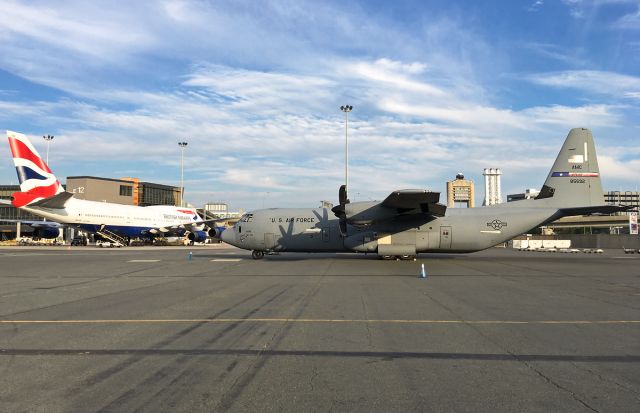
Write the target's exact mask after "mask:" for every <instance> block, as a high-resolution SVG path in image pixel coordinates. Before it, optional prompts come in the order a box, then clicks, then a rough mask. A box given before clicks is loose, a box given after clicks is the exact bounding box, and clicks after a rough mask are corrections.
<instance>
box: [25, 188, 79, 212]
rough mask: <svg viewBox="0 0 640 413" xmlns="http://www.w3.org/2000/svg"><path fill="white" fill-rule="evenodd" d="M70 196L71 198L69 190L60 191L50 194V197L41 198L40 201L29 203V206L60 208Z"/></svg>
mask: <svg viewBox="0 0 640 413" xmlns="http://www.w3.org/2000/svg"><path fill="white" fill-rule="evenodd" d="M71 198H73V194H72V193H71V192H60V193H59V194H58V195H55V196H52V197H51V198H45V199H41V200H40V201H36V202H34V203H32V204H29V206H30V207H32V206H39V207H43V208H54V209H62V208H64V206H65V204H66V203H67V201H68V200H70V199H71Z"/></svg>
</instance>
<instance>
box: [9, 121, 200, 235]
mask: <svg viewBox="0 0 640 413" xmlns="http://www.w3.org/2000/svg"><path fill="white" fill-rule="evenodd" d="M7 138H8V139H9V146H10V148H11V154H12V156H13V162H14V164H15V166H16V172H17V173H18V180H19V181H20V192H15V193H14V194H13V195H12V200H11V201H6V200H0V202H1V203H4V204H11V205H13V206H14V207H16V208H20V209H24V210H26V211H29V212H31V213H33V214H36V215H39V216H41V217H44V218H46V219H48V220H51V221H54V223H52V224H53V225H52V228H51V230H50V231H46V230H45V231H42V233H43V234H50V235H51V237H55V236H57V229H58V228H59V225H58V226H55V223H60V224H65V225H69V226H73V227H77V228H80V229H82V230H85V231H89V232H93V233H96V234H99V235H101V236H103V237H105V238H108V239H110V240H112V241H119V242H125V241H127V240H128V239H131V238H151V237H154V236H163V235H174V236H184V235H187V236H188V237H189V239H190V240H192V241H195V242H204V241H205V240H206V239H207V235H208V234H207V231H206V223H207V221H203V220H202V219H201V218H200V216H198V214H197V213H196V211H195V210H194V209H193V208H183V207H175V206H169V205H159V206H147V207H139V206H134V205H121V204H113V203H108V202H95V201H87V200H83V199H76V198H74V197H73V194H72V193H70V192H65V191H64V189H63V188H62V185H60V182H59V181H58V180H57V179H56V177H55V175H54V174H53V173H52V172H51V170H50V169H49V166H48V165H47V164H46V163H45V162H44V161H43V159H42V158H41V157H40V155H39V154H38V151H36V149H35V148H34V146H33V145H32V144H31V142H30V141H29V139H28V138H27V137H26V136H25V135H23V134H21V133H16V132H11V131H7ZM40 225H42V224H40ZM54 227H56V230H53V228H54ZM53 234H56V235H55V236H54V235H53Z"/></svg>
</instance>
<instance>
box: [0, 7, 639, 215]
mask: <svg viewBox="0 0 640 413" xmlns="http://www.w3.org/2000/svg"><path fill="white" fill-rule="evenodd" d="M0 15H2V16H3V21H4V22H5V24H4V25H3V30H2V31H0V55H2V59H0V123H1V124H2V125H3V127H2V129H9V130H15V131H19V132H23V133H26V134H28V135H30V136H32V138H33V139H34V143H35V144H36V146H37V147H38V148H40V152H41V153H42V154H44V152H45V145H44V141H43V140H42V138H41V136H42V135H44V134H53V135H55V139H54V141H53V143H52V144H51V153H50V164H51V167H52V169H53V170H54V172H55V173H56V174H57V175H58V176H59V177H60V178H62V179H64V177H66V176H72V175H96V176H105V177H121V176H135V177H139V178H140V179H142V180H149V181H154V182H161V183H166V184H175V185H178V184H179V180H180V151H179V148H178V145H177V142H178V141H179V140H187V141H188V142H189V145H188V147H187V149H186V152H185V177H186V178H185V186H186V199H187V200H188V201H189V202H191V203H194V204H196V205H201V204H203V203H204V202H207V201H225V202H228V203H229V204H230V205H231V207H232V208H233V209H238V208H245V209H253V208H260V207H263V206H265V207H276V206H299V207H304V206H310V207H312V206H317V204H318V203H319V201H320V200H321V199H328V200H332V201H336V198H337V189H338V186H339V185H340V184H341V183H342V182H343V181H344V117H343V114H342V113H341V112H340V110H339V106H340V105H343V104H351V105H353V106H354V110H353V112H352V113H351V116H350V180H349V181H350V190H351V194H350V195H351V196H350V198H351V199H352V200H367V199H381V198H383V197H385V196H386V195H387V194H388V193H389V192H390V191H392V190H394V189H401V188H429V189H433V190H439V191H443V192H444V190H445V184H444V183H445V181H446V180H448V179H452V178H453V177H454V176H455V174H456V173H457V172H459V171H462V172H463V173H464V174H465V175H466V176H467V177H470V178H472V179H474V180H475V181H476V185H477V186H478V189H477V195H476V197H477V198H476V202H478V203H481V202H482V197H483V193H482V187H483V185H482V175H481V174H482V170H483V168H485V167H501V168H502V170H503V174H504V175H503V182H502V187H503V191H504V194H503V196H504V195H505V194H506V193H511V192H522V191H523V190H524V189H525V188H539V187H540V186H541V185H542V182H543V181H544V178H545V177H546V174H547V173H548V171H549V168H550V166H551V164H552V163H553V160H554V159H555V156H556V154H557V152H558V150H559V148H560V146H561V144H562V142H563V139H564V137H565V136H566V134H567V133H568V131H569V129H570V128H572V127H588V128H590V129H591V130H592V131H593V133H594V136H595V138H596V142H597V149H598V157H599V161H600V169H601V173H602V176H603V182H604V186H605V189H612V190H618V189H622V190H635V189H636V188H637V187H638V186H639V184H640V0H544V1H542V0H537V1H535V0H533V1H506V0H505V1H495V2H469V1H451V0H449V1H404V2H403V1H396V2H387V1H362V2H359V1H350V2H343V1H340V2H338V1H335V2H334V1H322V2H319V1H308V2H307V1H302V0H295V1H293V0H292V1H210V2H208V1H136V2H125V1H122V2H114V1H108V2H101V1H92V2H86V1H74V0H71V1H65V2H62V3H61V2H46V1H29V2H26V1H25V2H18V1H11V0H5V1H3V2H2V4H1V5H0ZM0 159H3V161H2V162H1V163H0V182H2V183H15V182H16V180H17V178H16V175H15V170H14V168H13V164H12V162H11V157H10V154H9V151H8V147H7V146H6V145H2V146H0ZM443 198H444V196H443Z"/></svg>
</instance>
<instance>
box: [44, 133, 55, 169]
mask: <svg viewBox="0 0 640 413" xmlns="http://www.w3.org/2000/svg"><path fill="white" fill-rule="evenodd" d="M53 138H54V136H53V135H44V136H42V139H44V140H45V141H47V166H49V143H51V141H52V140H53Z"/></svg>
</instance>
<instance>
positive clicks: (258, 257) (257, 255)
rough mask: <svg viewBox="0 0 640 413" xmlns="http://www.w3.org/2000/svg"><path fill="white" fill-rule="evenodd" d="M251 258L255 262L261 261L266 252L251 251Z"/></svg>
mask: <svg viewBox="0 0 640 413" xmlns="http://www.w3.org/2000/svg"><path fill="white" fill-rule="evenodd" d="M251 257H252V258H253V259H254V260H261V259H262V258H264V251H258V250H253V251H251Z"/></svg>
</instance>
